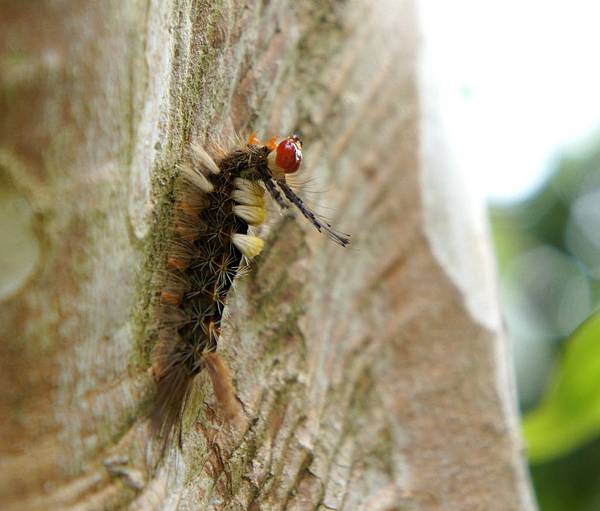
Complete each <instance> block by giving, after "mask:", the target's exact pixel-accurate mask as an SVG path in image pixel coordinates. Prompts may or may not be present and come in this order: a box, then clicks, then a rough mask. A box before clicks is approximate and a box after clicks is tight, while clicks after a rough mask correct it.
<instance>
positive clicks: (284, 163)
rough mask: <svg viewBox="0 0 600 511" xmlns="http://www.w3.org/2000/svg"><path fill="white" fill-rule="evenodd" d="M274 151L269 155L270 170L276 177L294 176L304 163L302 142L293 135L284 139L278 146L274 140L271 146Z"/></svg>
mask: <svg viewBox="0 0 600 511" xmlns="http://www.w3.org/2000/svg"><path fill="white" fill-rule="evenodd" d="M269 146H270V147H271V149H272V151H271V153H270V154H269V170H270V171H271V172H273V173H274V174H275V175H277V174H281V173H282V172H283V173H284V174H293V173H294V172H297V171H298V169H299V168H300V164H301V163H302V141H301V140H300V137H298V136H296V135H293V136H291V137H287V138H284V139H283V140H282V141H281V142H280V143H279V144H278V145H275V141H274V140H272V141H271V143H270V144H269Z"/></svg>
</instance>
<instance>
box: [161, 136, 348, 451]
mask: <svg viewBox="0 0 600 511" xmlns="http://www.w3.org/2000/svg"><path fill="white" fill-rule="evenodd" d="M302 159H303V158H302V142H301V140H300V138H299V137H298V136H289V137H287V138H285V139H283V140H282V141H281V142H280V143H277V139H276V138H273V139H271V141H270V142H269V143H267V144H263V143H261V142H260V141H259V140H258V138H257V137H256V134H252V135H251V136H250V138H249V139H248V141H247V143H246V144H245V146H241V147H238V148H237V149H234V150H233V151H230V152H228V153H225V152H224V151H220V154H219V157H218V159H217V161H215V160H214V159H213V157H212V156H211V155H209V153H208V152H207V151H206V150H205V149H204V148H203V147H201V146H199V145H197V144H192V145H191V147H190V150H189V154H188V156H187V157H186V158H184V159H183V161H182V163H180V164H179V170H180V173H179V176H178V178H177V182H176V191H177V199H176V202H175V214H174V222H173V234H172V239H171V241H170V243H169V247H168V250H167V256H166V263H165V266H166V268H165V270H164V279H163V282H162V285H161V286H160V297H159V299H158V313H157V317H158V324H159V328H158V333H159V339H158V342H157V343H156V346H155V348H154V350H153V353H152V371H153V375H154V379H155V381H156V384H157V390H156V396H155V401H154V406H153V409H152V412H151V424H152V429H153V431H154V436H156V437H160V438H162V439H163V451H162V452H163V453H164V450H165V448H166V446H167V445H169V444H170V443H171V442H172V441H173V440H174V437H177V438H178V444H179V446H180V447H181V444H182V440H181V434H182V431H181V430H182V426H181V423H182V418H183V414H184V411H185V408H186V404H187V402H188V399H189V396H190V391H191V387H192V382H193V379H194V377H195V376H196V375H197V374H198V373H199V372H200V371H202V370H203V369H206V370H207V371H208V374H209V376H210V379H211V381H212V384H213V389H214V393H215V397H216V399H217V402H218V403H219V408H220V411H221V413H222V415H223V416H224V417H225V418H226V419H227V420H233V419H235V418H236V417H239V416H240V414H241V406H240V404H239V402H238V400H237V398H236V396H235V389H234V386H233V383H232V377H231V373H230V370H229V368H228V366H227V364H226V363H225V360H224V359H223V358H222V357H221V356H220V355H219V354H218V353H217V352H216V350H217V346H218V342H219V338H220V335H221V319H222V316H223V309H224V307H225V304H226V301H227V295H228V293H229V291H230V289H231V287H232V284H233V281H234V279H235V278H236V277H237V276H238V275H239V274H240V272H241V270H242V269H243V268H244V267H245V266H246V265H247V264H248V262H249V261H251V260H252V259H253V258H255V257H256V256H257V255H258V254H259V253H260V252H261V250H262V249H263V246H264V241H263V240H262V239H260V238H258V237H257V236H254V235H253V234H251V233H250V232H249V228H250V227H252V226H257V225H260V224H261V223H263V222H264V221H265V218H266V214H267V210H266V207H265V191H268V193H269V195H270V196H271V197H272V198H273V200H274V201H275V202H276V203H277V204H278V205H279V207H280V208H282V209H285V208H288V207H289V205H290V204H292V205H294V206H295V207H296V208H297V209H298V210H299V211H300V212H301V213H302V215H303V216H304V217H305V218H306V219H307V220H308V221H309V222H310V223H311V224H312V225H313V226H314V227H315V228H316V229H317V230H318V231H320V232H323V233H325V234H327V236H329V238H331V239H332V240H333V241H334V242H335V243H337V244H339V245H341V246H342V247H344V246H347V245H348V244H349V243H350V236H349V235H347V234H344V233H341V232H338V231H336V230H335V229H333V228H332V226H331V224H329V223H327V222H326V221H324V220H323V219H321V218H320V217H319V216H318V215H316V214H315V213H314V212H313V211H311V210H310V209H309V208H308V207H307V205H306V204H305V203H304V201H303V200H302V199H301V198H300V197H299V196H298V195H296V193H295V192H294V191H293V190H292V188H291V187H290V185H289V184H288V182H287V181H286V176H288V175H290V174H294V173H296V172H297V171H298V170H299V168H300V166H301V163H302Z"/></svg>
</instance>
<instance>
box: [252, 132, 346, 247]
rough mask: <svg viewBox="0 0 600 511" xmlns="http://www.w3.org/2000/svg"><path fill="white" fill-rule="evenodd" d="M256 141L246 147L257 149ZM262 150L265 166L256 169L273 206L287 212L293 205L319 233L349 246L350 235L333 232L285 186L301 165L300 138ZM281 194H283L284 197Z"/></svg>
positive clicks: (292, 138)
mask: <svg viewBox="0 0 600 511" xmlns="http://www.w3.org/2000/svg"><path fill="white" fill-rule="evenodd" d="M257 141H258V140H257V139H256V136H255V135H254V134H253V135H252V136H251V137H250V139H249V141H248V144H249V145H256V142H257ZM265 147H266V148H268V150H269V153H268V156H267V164H266V165H265V164H264V160H263V164H262V165H258V166H257V170H258V171H259V173H260V179H262V181H263V183H264V184H265V188H266V189H267V190H268V192H269V193H270V194H271V196H272V197H273V199H274V200H275V202H277V204H279V206H280V207H281V208H282V209H285V208H287V207H288V205H289V204H290V203H291V204H293V205H294V206H296V207H297V208H298V209H299V210H300V212H301V213H302V215H304V217H305V218H306V219H308V221H309V222H310V223H311V224H313V225H314V226H315V228H316V229H317V230H318V231H319V232H325V233H326V234H327V235H328V236H329V237H330V238H331V239H332V240H333V241H335V242H336V243H338V244H339V245H341V246H342V247H345V246H347V245H348V244H349V243H350V235H349V234H344V233H343V232H338V231H336V230H335V229H333V227H332V226H331V224H330V223H328V222H327V221H325V220H324V219H322V218H321V217H319V216H318V215H317V214H315V213H313V212H312V211H311V210H310V209H309V208H308V206H307V205H306V204H305V203H304V201H303V200H302V199H301V198H300V197H298V196H297V195H296V193H295V192H294V191H293V190H292V189H291V188H290V185H289V184H288V183H287V182H286V179H285V176H286V174H293V173H294V172H296V171H297V170H298V169H299V168H300V164H301V163H302V142H301V141H300V137H298V136H296V135H293V136H291V137H287V138H284V139H283V140H282V141H281V142H280V143H279V144H277V139H275V138H272V139H271V140H270V142H269V143H268V144H267V145H266V146H265ZM263 154H264V153H263ZM281 192H283V195H282V194H281ZM284 197H285V198H284ZM286 199H287V200H286Z"/></svg>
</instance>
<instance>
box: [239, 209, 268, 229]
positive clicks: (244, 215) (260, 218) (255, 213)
mask: <svg viewBox="0 0 600 511" xmlns="http://www.w3.org/2000/svg"><path fill="white" fill-rule="evenodd" d="M233 212H234V214H236V215H237V216H239V217H240V218H241V219H242V220H243V221H244V222H246V223H247V224H248V225H260V224H262V223H263V222H264V221H265V219H266V218H267V210H266V209H265V208H264V207H263V206H233Z"/></svg>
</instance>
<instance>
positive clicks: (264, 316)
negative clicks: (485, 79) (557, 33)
mask: <svg viewBox="0 0 600 511" xmlns="http://www.w3.org/2000/svg"><path fill="white" fill-rule="evenodd" d="M0 20H1V24H2V26H1V27H0V42H1V44H0V48H1V50H0V70H1V76H0V91H1V96H0V102H1V103H0V104H1V108H0V111H1V112H2V115H1V116H0V172H1V176H0V177H1V183H2V194H0V200H1V201H3V203H2V207H3V208H5V209H6V208H8V209H10V208H13V209H14V208H17V210H18V211H17V210H15V211H16V213H14V211H13V209H11V211H13V213H14V214H13V215H12V216H8V217H7V218H8V220H6V221H5V223H8V224H10V225H8V227H7V228H6V230H5V232H14V233H17V232H18V233H19V235H18V236H17V234H14V236H13V237H11V238H10V239H12V240H13V243H12V245H10V247H11V249H10V254H7V255H6V257H5V260H6V261H5V264H4V263H3V264H4V268H3V269H0V273H2V287H1V292H2V296H1V298H2V299H3V303H2V307H1V312H0V329H1V330H0V331H1V333H2V342H1V343H0V364H1V371H0V381H1V384H2V388H3V392H2V397H1V398H0V407H1V409H0V414H1V416H2V417H3V420H2V424H1V426H0V428H1V429H0V438H2V440H3V443H2V447H1V449H2V451H1V458H0V474H1V475H0V498H1V503H2V509H3V510H17V509H19V510H22V509H46V510H65V509H78V510H83V509H85V510H96V509H117V508H122V507H129V508H131V509H175V508H178V509H180V510H188V509H223V510H225V509H227V510H233V509H252V510H259V509H261V510H263V509H264V510H271V509H294V510H295V509H298V510H300V509H320V510H326V509H339V510H341V509H345V510H358V509H365V510H386V511H391V510H396V509H398V510H399V509H418V510H436V509H439V510H475V509H477V510H486V511H493V510H498V511H509V510H518V509H519V510H521V509H530V506H531V504H530V503H529V494H528V487H527V484H526V479H525V478H524V476H523V470H522V468H523V467H522V466H521V460H520V454H519V444H518V438H517V435H516V428H515V424H514V410H513V408H512V407H513V403H512V401H511V399H510V392H509V390H508V387H507V383H506V381H507V379H506V378H505V373H504V371H505V369H504V364H505V363H506V360H505V358H504V357H505V355H504V353H503V351H502V341H501V338H500V336H499V333H498V326H497V322H496V323H494V322H487V324H486V322H485V321H482V318H481V317H480V316H479V315H478V314H477V313H476V312H473V311H474V310H475V309H477V306H476V305H473V299H474V298H473V297H474V296H479V295H480V294H481V287H482V286H483V287H484V288H485V289H484V294H485V293H488V295H489V291H490V289H489V284H487V282H488V281H489V279H487V278H484V277H483V276H482V279H481V280H479V279H473V278H471V279H466V280H464V279H463V280H460V278H458V279H457V278H456V272H455V271H454V270H455V269H456V266H454V267H453V268H454V270H453V269H452V264H453V263H452V261H456V260H474V261H475V266H474V267H473V268H472V270H473V271H475V270H476V268H478V267H479V266H478V265H477V264H478V263H477V261H478V259H479V257H480V256H479V255H477V252H475V255H470V254H472V251H470V249H471V247H476V248H477V249H478V250H479V249H482V250H483V252H486V251H488V253H489V246H488V245H487V243H488V242H487V240H486V239H484V238H477V235H478V234H477V233H474V232H472V230H471V226H472V222H471V221H470V220H469V218H467V217H468V216H469V215H472V214H477V213H473V212H469V211H468V210H466V209H461V208H460V202H452V201H453V200H456V198H451V197H449V196H448V195H447V194H446V195H444V194H440V193H437V192H439V191H440V190H445V189H446V188H445V187H446V184H447V183H448V182H452V176H451V175H450V176H448V175H445V176H440V175H439V174H436V173H435V172H429V173H423V168H424V167H425V166H426V165H427V164H428V162H429V160H428V156H431V155H432V153H433V152H434V151H435V147H428V146H427V145H426V144H425V145H423V146H422V147H423V150H424V151H425V152H426V154H425V158H423V159H421V157H420V152H419V147H420V146H421V142H420V137H421V135H420V134H422V133H423V126H427V124H425V125H422V124H421V118H420V107H419V104H420V103H419V95H418V91H419V87H420V85H419V82H418V81H417V78H416V76H417V71H416V67H417V61H416V54H417V48H416V43H417V30H416V28H415V27H416V16H415V12H414V6H413V4H412V3H411V2H410V1H408V0H402V1H400V0H386V1H377V2H375V1H373V2H368V1H366V0H349V1H347V2H334V1H332V0H329V1H325V2H318V1H308V0H300V1H293V2H292V1H281V2H269V1H264V2H244V1H240V0H224V1H219V2H213V1H192V0H170V1H158V0H150V1H147V2H142V1H127V2H119V1H116V0H115V1H108V0H107V1H103V2H76V1H69V0H64V1H45V2H22V1H17V0H12V1H5V2H2V6H0ZM249 130H256V131H258V132H259V133H260V134H262V135H264V136H265V137H266V136H269V135H271V134H286V133H289V132H290V131H292V130H299V131H301V132H302V134H303V137H304V142H305V149H306V168H310V169H311V174H312V176H313V177H315V184H314V185H313V187H314V189H316V190H324V191H325V192H326V193H324V194H322V195H314V196H313V200H314V201H315V202H318V203H320V204H321V210H322V211H323V210H325V209H326V208H330V209H329V211H331V212H333V213H331V215H330V216H331V217H332V219H333V221H334V223H335V224H336V225H337V226H339V227H340V228H342V229H343V230H346V231H349V232H352V233H353V235H354V239H353V247H352V248H351V249H349V250H344V249H341V248H339V247H337V246H334V245H333V244H331V243H330V242H328V240H327V239H326V238H325V237H323V236H319V235H318V234H317V233H315V232H312V231H311V230H310V228H309V227H308V226H306V225H304V224H303V223H302V222H296V221H295V220H294V219H292V218H289V217H279V216H278V215H274V217H273V218H274V221H273V222H272V223H271V225H270V226H269V228H268V229H266V231H265V236H266V237H267V241H268V244H267V247H268V248H267V249H266V251H265V252H264V254H263V255H262V256H261V257H260V259H259V260H258V261H257V264H256V266H255V268H254V270H253V271H252V273H251V274H250V275H248V276H246V277H245V278H243V279H242V280H241V281H240V282H239V284H238V286H237V291H236V293H235V295H234V296H233V297H232V298H231V300H230V304H229V312H228V316H227V317H226V322H225V323H226V325H225V328H224V332H223V339H222V343H221V351H222V353H223V354H224V356H225V357H226V358H227V359H228V361H229V362H230V364H231V366H232V369H233V372H234V375H235V382H236V387H237V389H238V395H239V398H240V399H241V401H242V403H243V405H244V408H245V413H246V414H247V417H248V419H249V420H248V424H247V426H246V427H245V428H242V429H239V430H236V431H230V430H229V429H228V428H227V427H226V426H224V425H223V424H222V422H221V420H220V418H219V416H218V411H217V409H216V406H215V403H214V398H213V396H212V392H211V388H210V385H209V382H208V378H207V377H206V375H202V376H200V377H199V378H198V381H197V389H196V392H195V397H194V403H193V405H192V406H191V407H190V413H189V414H188V415H187V416H186V418H185V435H184V436H185V438H184V446H183V452H182V453H181V454H178V453H177V452H176V451H173V452H171V454H170V457H169V458H168V460H167V462H166V464H165V465H164V466H163V468H162V469H160V470H159V471H158V472H157V473H153V472H152V471H151V470H150V468H149V467H148V464H147V458H148V456H147V453H148V430H147V421H145V420H144V417H145V413H146V411H147V403H148V400H149V399H150V398H151V397H152V392H153V388H154V387H153V383H152V379H151V377H150V373H149V353H150V350H151V348H152V345H153V343H154V342H156V335H155V332H154V327H153V325H154V321H153V319H154V318H153V313H152V310H153V309H152V303H153V300H154V299H155V298H154V297H155V292H156V289H155V283H156V269H157V267H158V266H159V265H160V262H161V261H162V257H163V253H164V238H165V233H166V229H167V226H168V224H169V220H170V215H171V208H172V201H173V177H174V175H175V167H174V162H175V161H176V160H177V159H178V158H179V157H180V156H181V154H182V153H183V151H184V150H185V148H186V147H187V145H188V143H189V142H190V140H199V141H201V142H205V141H212V140H215V139H216V138H219V137H224V138H227V136H230V135H231V134H232V133H234V132H241V133H244V132H247V131H249ZM425 138H426V136H425ZM434 167H435V165H434ZM421 187H423V188H424V191H425V194H422V193H421ZM322 198H323V199H326V203H325V202H324V200H323V199H322ZM21 199H25V200H26V204H25V203H24V202H23V201H21V202H20V200H21ZM15 204H20V205H18V207H17V206H14V205H15ZM27 204H28V205H29V206H27ZM457 204H458V207H457ZM13 206H14V207H13ZM19 208H20V209H19ZM8 209H6V210H8ZM440 219H444V220H447V221H445V222H441V223H440V221H439V220H440ZM11 222H12V223H11ZM450 227H452V229H454V230H449V229H450ZM11 229H12V231H11ZM448 232H452V235H451V236H447V234H448ZM19 236H20V237H19ZM5 237H6V236H5ZM16 239H20V240H21V241H19V242H18V243H17V242H16V241H14V240H16ZM456 239H459V240H460V241H461V243H458V244H456V243H455V242H456ZM454 249H456V250H458V251H459V252H458V257H456V255H457V253H454V256H455V257H454V259H453V258H452V257H446V256H447V255H448V254H452V253H453V250H454ZM461 251H462V252H461ZM462 255H464V259H463V258H462ZM463 269H464V268H463ZM484 271H486V272H489V271H490V270H489V268H487V269H485V268H484ZM459 273H460V272H459ZM467 273H468V271H467ZM463 274H464V272H463ZM487 276H488V277H489V274H488V275H487ZM476 301H477V300H476V299H475V302H476ZM493 308H494V306H492V309H493Z"/></svg>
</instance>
